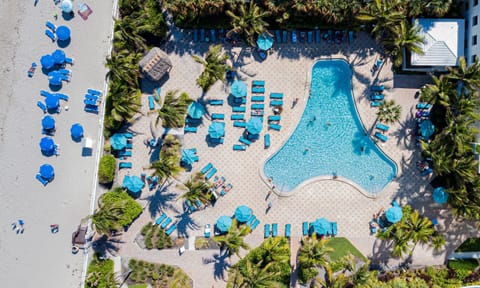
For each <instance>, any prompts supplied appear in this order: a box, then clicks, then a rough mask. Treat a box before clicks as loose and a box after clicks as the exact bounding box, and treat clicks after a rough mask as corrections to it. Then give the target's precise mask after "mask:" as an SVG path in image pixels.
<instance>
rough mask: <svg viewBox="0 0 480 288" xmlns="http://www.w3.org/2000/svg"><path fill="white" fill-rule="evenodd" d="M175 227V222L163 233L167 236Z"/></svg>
mask: <svg viewBox="0 0 480 288" xmlns="http://www.w3.org/2000/svg"><path fill="white" fill-rule="evenodd" d="M175 229H177V224H172V226H170V228H168V229H167V231H165V234H166V235H167V236H170V234H172V232H173V231H175Z"/></svg>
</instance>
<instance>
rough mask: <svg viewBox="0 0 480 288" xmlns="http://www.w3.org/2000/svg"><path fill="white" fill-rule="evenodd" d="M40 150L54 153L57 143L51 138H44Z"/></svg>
mask: <svg viewBox="0 0 480 288" xmlns="http://www.w3.org/2000/svg"><path fill="white" fill-rule="evenodd" d="M40 150H41V151H43V152H52V151H53V150H55V142H53V139H52V138H50V137H43V138H42V139H41V140H40Z"/></svg>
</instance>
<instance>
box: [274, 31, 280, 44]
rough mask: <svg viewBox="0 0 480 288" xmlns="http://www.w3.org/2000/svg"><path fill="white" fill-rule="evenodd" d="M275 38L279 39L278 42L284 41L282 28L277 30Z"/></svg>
mask: <svg viewBox="0 0 480 288" xmlns="http://www.w3.org/2000/svg"><path fill="white" fill-rule="evenodd" d="M275 39H276V40H277V43H279V44H280V43H282V35H281V34H280V30H275Z"/></svg>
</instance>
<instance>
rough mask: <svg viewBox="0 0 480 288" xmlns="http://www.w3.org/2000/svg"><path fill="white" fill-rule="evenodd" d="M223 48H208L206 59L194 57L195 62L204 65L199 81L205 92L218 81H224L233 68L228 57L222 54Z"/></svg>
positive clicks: (215, 46) (214, 46)
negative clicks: (230, 66) (228, 63)
mask: <svg viewBox="0 0 480 288" xmlns="http://www.w3.org/2000/svg"><path fill="white" fill-rule="evenodd" d="M221 49H222V46H220V45H212V46H210V47H209V48H208V52H207V55H206V57H205V59H202V58H200V57H198V56H196V55H193V56H192V57H193V60H195V62H198V63H200V64H202V65H203V72H202V74H200V76H199V77H198V79H197V84H198V86H200V87H202V89H203V92H206V91H208V89H210V86H212V85H213V84H214V83H215V82H217V80H221V81H224V80H225V73H226V71H227V70H230V69H231V68H229V67H228V65H227V64H226V63H227V59H228V55H227V54H223V53H222V52H221Z"/></svg>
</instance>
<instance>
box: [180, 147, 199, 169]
mask: <svg viewBox="0 0 480 288" xmlns="http://www.w3.org/2000/svg"><path fill="white" fill-rule="evenodd" d="M195 157H196V155H195V152H194V150H193V149H182V160H181V162H182V163H185V164H187V165H192V164H193V162H195Z"/></svg>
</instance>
